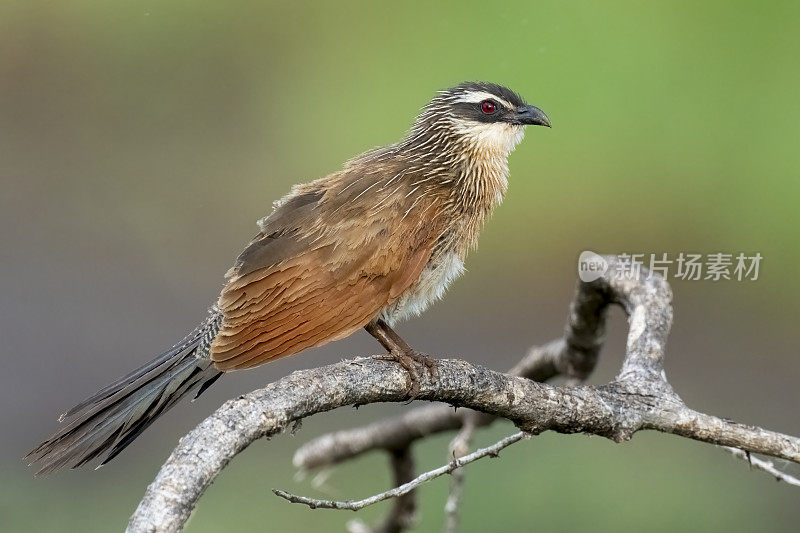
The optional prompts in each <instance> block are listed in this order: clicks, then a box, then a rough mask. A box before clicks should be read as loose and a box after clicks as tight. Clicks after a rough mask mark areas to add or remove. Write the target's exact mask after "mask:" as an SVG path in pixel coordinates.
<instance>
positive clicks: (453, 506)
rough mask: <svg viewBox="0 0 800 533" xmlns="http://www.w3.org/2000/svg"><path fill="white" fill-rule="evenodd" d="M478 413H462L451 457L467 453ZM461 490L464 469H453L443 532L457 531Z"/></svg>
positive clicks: (451, 449) (452, 444)
mask: <svg viewBox="0 0 800 533" xmlns="http://www.w3.org/2000/svg"><path fill="white" fill-rule="evenodd" d="M480 414H481V413H479V412H477V411H469V410H468V411H464V412H463V413H462V415H461V418H462V424H461V431H459V432H458V433H457V434H456V436H455V437H454V438H453V440H452V441H451V442H450V446H449V450H450V454H451V456H452V457H453V458H457V457H463V456H464V455H466V454H467V451H468V450H469V444H470V442H471V441H472V435H473V434H474V433H475V428H476V427H477V424H478V420H479V417H480ZM463 492H464V470H455V471H454V472H453V474H452V477H451V480H450V493H449V495H448V496H447V502H445V504H444V531H445V533H456V532H457V531H458V511H459V507H460V505H461V495H462V493H463Z"/></svg>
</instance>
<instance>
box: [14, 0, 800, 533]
mask: <svg viewBox="0 0 800 533" xmlns="http://www.w3.org/2000/svg"><path fill="white" fill-rule="evenodd" d="M799 53H800V4H798V3H797V2H788V1H787V2H770V3H764V2H759V3H755V2H753V3H739V2H722V1H711V2H702V3H699V2H676V1H669V2H666V1H664V2H634V1H630V2H602V3H601V2H589V1H573V2H563V1H546V2H503V3H502V4H497V5H494V4H492V3H486V2H457V3H455V2H453V3H427V2H425V3H414V2H403V3H381V4H379V3H373V2H297V1H296V2H268V1H261V2H237V1H234V2H208V1H193V2H188V1H172V2H153V1H148V2H142V1H138V0H128V1H125V2H96V1H82V0H73V1H72V2H59V3H56V2H44V1H40V0H34V1H32V0H26V1H22V0H17V1H8V0H7V1H5V2H0V180H2V181H1V182H0V185H2V189H1V190H2V193H1V194H0V228H2V229H0V234H2V241H1V243H2V246H0V258H1V260H0V295H2V305H0V338H2V371H0V405H2V408H1V410H0V415H1V416H2V418H0V423H1V424H2V427H3V428H4V430H3V431H2V441H0V454H1V455H0V457H1V459H0V471H2V474H0V480H1V481H0V491H1V493H0V530H2V531H42V532H52V531H80V532H90V531H98V532H100V531H103V532H105V531H119V530H121V529H122V528H123V527H124V525H125V523H126V521H127V518H128V516H129V515H130V513H131V512H132V511H133V509H134V508H135V506H136V504H137V502H138V500H139V498H140V496H141V495H142V493H143V491H144V488H145V486H146V485H147V483H149V482H150V480H152V478H153V477H154V475H155V473H156V472H157V469H158V467H159V465H160V464H161V462H162V461H163V460H164V458H165V457H166V456H167V454H168V453H169V451H170V450H171V448H172V446H173V445H174V444H175V442H176V440H177V438H178V437H180V436H181V435H183V434H184V433H186V432H187V431H188V430H189V429H190V428H191V427H193V426H194V425H195V424H196V423H197V422H198V421H200V420H201V419H202V418H204V417H205V416H206V415H208V414H209V413H210V412H211V411H212V410H213V409H215V408H216V407H217V406H218V405H219V404H220V403H221V402H222V401H224V400H225V399H227V398H230V397H232V396H234V395H236V394H240V393H242V392H246V391H249V390H252V389H253V388H256V387H258V386H259V385H261V384H264V383H266V382H268V381H272V380H274V379H277V378H279V377H280V376H283V375H285V374H287V373H288V372H290V371H291V370H293V369H296V368H303V367H309V366H316V365H321V364H325V363H329V362H333V361H337V360H339V359H341V358H343V357H350V356H353V355H365V354H369V353H374V352H376V345H375V343H374V341H372V340H371V339H369V338H367V336H366V335H364V334H361V333H358V334H356V335H354V336H353V338H350V339H346V340H344V341H341V342H338V343H335V344H333V345H328V346H326V347H324V348H323V349H318V350H313V351H311V352H309V353H306V354H303V355H302V356H299V357H294V358H290V359H286V360H281V361H278V362H276V363H274V364H272V365H269V366H268V367H266V368H261V369H259V370H255V371H251V372H246V373H240V374H235V375H233V376H228V377H226V378H225V379H223V380H221V381H220V382H219V384H218V385H217V386H215V387H214V388H212V389H211V390H210V391H209V393H207V394H206V395H204V397H203V398H202V399H200V400H198V401H197V402H195V403H194V404H188V403H187V404H185V405H181V406H179V407H177V408H176V409H174V410H173V411H171V412H170V413H169V414H168V415H167V416H165V417H164V419H163V420H160V421H159V422H158V423H157V424H156V425H155V426H154V427H153V428H152V429H150V430H149V431H148V432H147V433H146V434H145V435H144V436H143V437H142V438H141V439H140V440H138V441H137V442H136V444H135V445H134V446H132V447H131V448H129V449H128V450H126V453H125V454H123V455H122V456H121V457H120V458H119V459H117V460H115V461H114V462H113V463H111V464H110V465H108V466H106V467H104V468H103V469H102V470H100V471H91V470H87V471H74V472H66V473H61V474H58V475H54V476H51V477H49V478H44V479H33V478H32V471H31V470H30V469H26V468H25V467H24V465H22V463H21V462H20V460H19V458H20V457H21V456H22V455H24V453H25V452H26V451H27V450H28V449H29V448H30V447H32V446H33V445H34V444H35V443H36V442H38V441H39V440H41V438H43V437H45V436H46V435H48V434H49V433H50V432H51V431H52V430H53V429H54V428H55V425H56V421H55V419H56V417H57V415H58V413H60V412H61V411H62V410H63V409H64V408H66V407H69V406H70V405H73V404H74V403H75V402H76V401H78V400H80V399H82V398H83V397H84V396H86V395H87V394H89V393H91V392H93V391H94V390H96V389H97V388H98V387H100V386H102V385H104V384H105V383H106V382H108V381H109V380H111V379H112V378H114V377H116V376H118V375H120V374H122V373H124V372H126V371H128V370H130V369H132V368H133V367H135V366H138V365H139V364H141V363H142V362H144V361H145V360H147V359H149V358H150V357H151V356H152V355H153V354H155V353H157V352H159V351H160V350H161V349H163V348H165V347H167V346H170V345H172V343H173V342H174V341H175V340H177V339H178V338H179V337H180V336H182V335H183V333H184V332H185V331H187V330H189V329H191V327H193V326H194V324H195V323H196V322H197V321H198V320H199V319H200V318H202V317H203V315H204V312H205V309H206V306H207V305H208V304H210V303H211V302H212V301H213V300H214V298H215V297H216V294H217V293H218V290H219V288H220V286H221V280H222V274H223V272H224V271H225V270H226V269H227V268H228V266H230V264H231V263H232V261H233V259H234V257H235V256H236V254H237V253H238V252H239V251H240V249H241V248H242V247H243V245H244V244H245V243H246V242H247V241H248V239H249V237H250V236H251V235H252V234H254V232H255V225H254V221H255V220H256V219H257V218H259V217H261V216H263V215H265V214H266V213H268V212H269V210H270V207H271V203H272V201H273V200H275V199H277V198H278V197H280V196H281V195H282V194H284V193H285V192H286V191H287V190H288V188H289V187H290V186H291V185H292V184H293V183H295V182H297V181H303V180H310V179H313V178H316V177H318V176H321V175H324V174H325V173H327V172H330V171H333V170H335V169H337V168H339V166H340V165H341V163H342V162H343V161H344V160H345V159H347V158H349V157H351V156H353V155H355V154H357V153H359V152H361V151H363V150H365V149H367V148H370V147H372V146H374V145H378V144H385V143H390V142H393V141H394V140H396V139H398V138H399V137H400V136H401V135H402V134H403V133H404V131H405V130H406V128H407V127H408V126H409V125H410V123H411V121H412V119H413V117H414V115H415V114H416V113H417V111H418V110H419V108H420V107H421V106H422V105H424V104H425V103H426V102H427V101H428V99H429V98H430V97H431V96H432V95H433V93H434V91H436V90H437V89H440V88H444V87H447V86H450V85H453V84H455V83H458V82H460V81H463V80H476V79H480V80H490V81H495V82H499V83H503V84H507V85H508V86H510V87H512V88H513V89H515V90H517V91H519V92H520V93H522V94H523V95H524V96H525V97H526V98H527V99H528V100H529V102H531V103H533V104H536V105H538V106H540V107H542V108H543V109H544V110H546V111H547V113H548V114H549V116H550V117H551V119H552V121H553V124H554V127H553V129H552V130H546V129H544V128H535V129H530V130H529V131H528V133H527V138H526V140H525V142H524V143H523V144H522V145H521V146H520V147H519V148H518V149H517V151H516V152H515V153H514V154H513V155H512V156H511V169H512V170H511V179H510V182H511V186H510V191H509V194H508V197H507V199H506V202H505V204H504V205H503V207H502V208H501V209H499V210H498V211H497V213H496V215H495V216H494V218H493V220H492V221H491V222H490V223H489V225H488V226H487V228H486V231H485V232H484V234H483V236H482V240H481V248H480V250H479V251H478V252H477V253H475V254H473V255H472V256H471V257H470V259H469V261H468V267H469V273H468V275H466V276H465V277H464V278H463V279H461V280H460V281H458V282H457V283H456V284H455V285H454V287H453V288H452V290H451V292H450V294H449V296H448V297H447V298H446V299H445V300H444V301H443V302H442V303H440V304H439V305H437V306H435V307H434V308H433V309H432V310H431V311H429V312H428V313H427V314H426V315H425V317H424V319H419V320H415V321H412V322H409V323H408V324H405V325H403V326H401V328H400V330H401V332H402V333H403V334H404V336H406V338H408V339H409V341H410V342H411V343H412V344H413V345H415V346H417V347H418V348H420V349H422V350H425V351H428V352H430V353H433V354H438V355H441V356H444V355H456V356H459V357H463V358H465V359H467V360H470V361H474V362H480V363H484V364H487V365H490V366H492V367H494V368H497V369H505V368H508V367H509V366H510V365H511V364H512V363H513V362H514V361H515V360H516V359H517V358H519V357H520V356H521V355H522V353H523V352H524V350H525V349H526V348H527V347H528V346H529V345H531V344H533V343H539V342H543V341H546V340H549V339H551V338H554V337H556V336H558V335H559V334H560V332H561V330H562V327H563V322H564V317H565V314H566V309H567V305H568V303H569V300H570V297H571V294H572V290H573V287H574V279H575V277H576V276H575V262H576V258H577V256H578V254H579V253H580V252H581V251H582V250H585V249H590V250H594V251H597V252H602V253H614V252H627V253H648V254H649V253H662V252H669V253H672V254H675V253H677V252H680V251H684V252H700V253H714V252H731V253H738V252H747V253H754V252H760V253H761V254H762V255H763V256H764V260H763V263H762V266H761V275H760V277H759V279H758V280H757V281H753V282H736V281H720V282H711V281H686V282H682V281H674V283H673V288H674V292H675V316H676V322H675V326H674V328H673V333H672V337H671V339H670V346H669V353H668V358H667V371H668V374H669V376H670V379H671V381H672V383H673V386H674V387H675V389H676V390H677V392H678V393H679V394H681V395H682V397H683V398H684V399H685V400H686V401H687V403H688V404H689V405H690V406H692V407H695V408H697V409H700V410H705V411H708V412H711V413H713V414H717V415H721V416H726V417H730V418H734V419H737V420H740V421H744V422H749V423H754V424H760V425H763V426H766V427H768V428H771V429H776V430H780V431H783V432H787V433H793V434H800V420H798V416H797V404H798V400H800V392H799V391H798V387H797V383H798V378H799V377H800V361H799V360H798V357H797V355H798V344H800V343H798V334H797V320H798V319H797V317H798V316H799V315H800V304H799V303H798V297H800V279H799V278H798V276H797V275H796V271H797V265H798V261H800V251H799V250H800V248H799V247H798V221H799V218H800V217H798V214H797V207H796V204H797V202H798V200H800V194H799V193H800V179H799V178H800V151H798V139H799V138H800V98H798V94H800V68H799V67H798V54H799ZM625 329H626V324H625V321H624V317H622V315H621V313H619V312H617V313H616V314H615V315H614V317H613V320H612V323H611V324H610V335H609V344H608V347H607V349H606V350H605V351H604V353H603V356H602V360H601V363H600V366H599V368H598V369H597V372H596V375H595V376H594V377H593V380H592V381H593V382H602V381H605V380H608V379H610V378H611V377H613V375H614V374H615V371H616V369H617V368H618V366H619V363H620V361H621V357H620V354H621V353H622V349H623V346H624V334H625ZM407 408H408V407H404V406H395V405H388V406H385V405H382V406H369V407H366V408H362V409H360V410H358V411H354V410H343V411H341V412H336V413H333V414H330V415H325V416H320V417H317V418H316V419H310V420H308V421H306V423H305V424H304V426H303V429H302V431H300V432H299V433H298V434H297V435H296V436H294V437H289V436H281V437H278V438H275V439H274V440H272V441H270V442H266V441H264V442H258V443H256V444H255V445H253V446H252V447H251V448H250V449H248V450H247V452H246V453H244V454H243V455H242V456H240V457H239V458H237V460H236V461H234V462H233V463H232V464H231V465H230V467H229V468H228V469H227V470H226V471H225V472H224V473H223V475H222V476H221V478H220V479H219V480H218V481H217V482H216V483H215V484H214V486H213V487H212V488H211V489H210V490H209V492H208V493H207V494H206V496H205V497H204V498H203V499H202V501H201V502H200V505H199V507H198V509H197V512H196V514H195V515H194V516H193V518H192V520H191V522H190V524H189V526H188V527H187V531H188V532H190V533H199V532H204V531H242V532H244V531H265V530H268V531H270V530H275V531H281V530H284V529H290V528H291V530H293V531H321V530H322V531H337V530H339V531H340V530H342V529H343V525H344V523H345V522H346V521H347V520H350V519H352V518H353V517H354V515H352V514H349V513H348V514H340V513H335V512H330V511H314V512H312V511H309V510H307V509H305V508H301V507H299V506H292V505H289V504H287V503H286V502H284V501H283V500H279V499H278V498H276V497H274V496H273V495H272V494H271V493H270V491H269V489H270V488H273V487H277V488H284V489H287V490H292V491H294V492H299V493H302V494H308V495H318V496H322V497H332V498H349V497H363V496H367V495H369V494H371V493H373V492H376V491H380V490H382V489H383V488H385V487H386V486H387V483H388V481H389V474H388V471H387V469H386V467H385V463H386V459H385V457H383V456H381V455H379V454H378V455H371V456H367V457H364V458H362V459H360V460H359V461H357V462H354V463H350V464H346V465H343V466H340V467H337V468H335V469H333V470H332V471H330V472H328V473H327V474H328V477H327V480H326V481H325V483H324V484H323V485H322V486H321V487H315V486H313V485H312V483H311V480H310V478H309V477H306V478H305V479H299V478H296V477H295V474H294V472H293V469H292V467H291V455H292V453H293V450H294V449H296V447H297V446H299V445H300V444H301V443H303V442H305V441H306V440H307V439H310V438H312V437H314V436H317V435H319V434H322V433H323V432H325V431H327V430H331V429H335V428H341V427H351V426H354V425H358V424H362V423H365V422H367V421H370V420H374V419H375V418H377V417H380V416H385V415H387V414H391V413H397V412H400V411H402V410H403V409H407ZM512 430H513V428H512V427H510V425H509V424H498V425H496V426H494V427H493V428H492V429H490V430H488V431H484V432H482V433H481V434H480V435H479V437H478V439H477V441H476V443H475V444H476V445H482V444H487V443H489V442H491V441H492V440H493V439H496V438H499V437H500V436H502V435H504V434H507V433H509V432H511V431H512ZM448 439H449V436H441V437H439V438H436V439H431V440H430V441H427V442H425V443H422V444H420V445H419V446H417V452H418V454H419V455H418V457H419V461H418V462H419V467H420V468H421V469H422V468H429V467H434V466H437V465H439V464H441V463H442V462H443V461H445V460H446V447H447V442H448ZM787 468H788V469H789V470H790V471H793V472H795V473H797V471H798V469H797V468H793V467H791V466H787ZM446 490H447V481H446V480H444V479H440V480H437V481H435V482H433V483H431V484H429V486H427V487H425V488H424V489H423V490H422V493H421V500H422V509H421V517H420V518H421V522H420V524H419V527H418V530H419V531H438V530H440V529H441V525H442V521H443V513H442V507H443V505H444V500H445V496H446ZM799 496H800V493H798V492H797V489H796V488H792V487H789V486H786V485H784V484H779V483H775V481H774V480H772V479H771V478H769V477H768V476H766V475H765V474H762V473H758V472H751V471H749V470H748V468H747V466H746V465H745V464H743V463H741V462H738V461H736V460H734V459H731V458H729V457H728V456H727V455H726V454H725V453H723V452H720V451H718V450H716V449H713V448H711V447H709V446H706V445H701V444H697V443H694V442H690V441H687V440H683V439H678V438H675V437H670V436H665V435H659V434H639V435H637V436H636V437H635V438H634V440H633V441H632V442H630V443H626V444H622V445H616V444H612V443H611V442H609V441H606V440H603V439H599V438H586V437H583V436H579V435H577V436H576V435H573V436H562V435H557V434H545V435H542V436H540V437H537V438H535V439H532V440H530V441H527V442H525V443H522V444H519V445H516V446H515V447H513V448H511V449H509V450H507V451H506V452H504V453H503V455H502V459H500V460H498V461H485V462H483V463H480V464H476V465H474V466H471V467H469V469H468V471H467V486H466V495H465V498H466V500H465V502H466V505H465V509H464V519H463V520H464V522H463V523H464V530H465V531H486V530H493V531H534V530H535V531H554V532H559V531H565V532H569V531H585V530H593V531H641V530H642V529H647V530H651V531H675V530H697V531H753V530H768V531H796V528H797V521H798V519H800V511H798V506H797V501H798V497H799ZM386 508H387V507H386V505H385V504H383V505H379V506H376V507H375V508H374V509H369V510H368V511H366V512H363V513H360V514H363V517H362V518H364V519H365V520H367V521H374V520H376V519H377V518H378V517H379V516H381V515H382V514H383V513H384V512H385V511H386Z"/></svg>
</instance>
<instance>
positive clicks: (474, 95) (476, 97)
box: [454, 91, 514, 109]
mask: <svg viewBox="0 0 800 533" xmlns="http://www.w3.org/2000/svg"><path fill="white" fill-rule="evenodd" d="M487 99H492V100H496V101H498V102H500V103H501V104H503V105H504V106H505V107H507V108H508V109H514V106H513V105H511V103H510V102H508V100H504V99H502V98H499V97H498V96H496V95H494V94H492V93H489V92H486V91H470V92H467V93H463V94H462V95H461V96H459V97H458V98H456V99H455V100H454V101H455V102H463V103H466V104H477V103H478V102H482V101H483V100H487Z"/></svg>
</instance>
